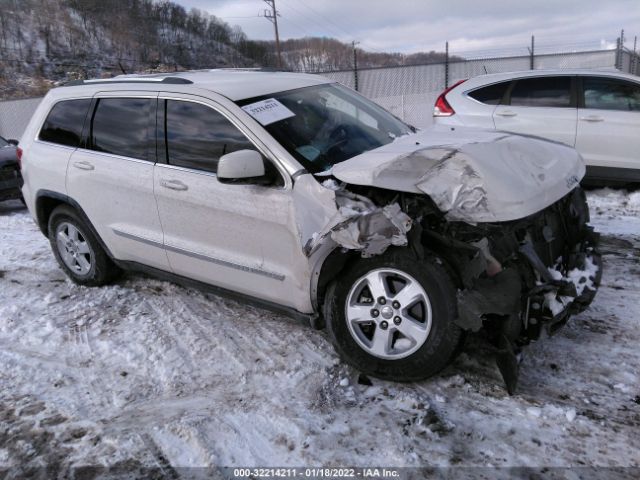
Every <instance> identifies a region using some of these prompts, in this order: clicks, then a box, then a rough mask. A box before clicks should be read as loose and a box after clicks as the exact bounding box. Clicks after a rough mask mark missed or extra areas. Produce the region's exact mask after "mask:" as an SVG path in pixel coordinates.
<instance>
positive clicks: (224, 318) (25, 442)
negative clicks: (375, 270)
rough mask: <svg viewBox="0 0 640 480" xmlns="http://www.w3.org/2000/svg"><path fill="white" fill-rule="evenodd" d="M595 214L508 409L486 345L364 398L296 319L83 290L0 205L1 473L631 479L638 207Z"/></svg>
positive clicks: (179, 293) (188, 299)
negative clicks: (144, 470)
mask: <svg viewBox="0 0 640 480" xmlns="http://www.w3.org/2000/svg"><path fill="white" fill-rule="evenodd" d="M589 201H590V204H591V207H592V211H593V223H594V224H595V225H596V226H597V228H598V229H600V230H601V231H602V232H604V234H605V235H604V238H603V244H602V250H603V252H604V254H605V256H604V259H605V269H606V270H605V273H604V279H603V286H602V288H601V290H600V292H599V294H598V296H597V297H596V300H595V302H594V304H593V305H592V307H591V308H590V309H589V310H587V311H586V312H584V313H583V314H581V315H579V316H577V317H575V318H573V319H572V320H571V321H570V322H569V324H568V325H567V327H566V328H565V329H564V330H562V331H561V332H560V333H559V334H558V335H557V336H555V337H553V338H549V339H546V340H544V341H542V342H539V343H536V344H534V345H532V346H531V347H530V348H528V349H527V350H526V352H525V359H524V363H523V364H522V371H521V377H520V384H519V388H518V392H517V394H516V395H514V396H512V397H510V396H508V395H507V393H506V391H505V389H504V387H503V385H502V381H501V378H500V375H499V373H498V371H497V369H496V367H495V366H494V363H493V360H492V359H491V355H490V350H489V348H488V347H487V346H486V345H485V343H484V342H483V341H482V340H481V339H479V338H471V339H470V341H469V342H468V344H467V347H466V349H465V351H464V353H462V354H461V355H460V357H459V358H458V359H457V360H456V361H455V363H454V364H453V365H452V366H450V367H449V368H447V369H446V370H445V371H444V372H442V373H441V374H440V375H438V376H437V377H435V378H433V379H431V380H428V381H424V382H420V383H415V384H395V383H391V382H382V381H379V380H376V379H371V380H370V382H368V381H367V379H364V378H361V379H360V381H359V376H358V373H357V372H355V371H353V370H352V369H350V368H349V367H347V366H345V365H344V364H342V363H341V362H340V361H339V360H338V358H337V357H336V355H335V353H334V352H333V350H332V348H331V346H330V344H329V342H328V340H327V338H326V337H325V334H324V333H323V332H318V331H314V330H312V329H310V328H309V327H308V326H305V325H302V324H300V323H298V322H296V321H294V320H291V319H289V318H285V317H281V316H278V315H275V314H272V313H268V312H265V311H261V310H258V309H254V308H250V307H247V306H245V305H242V304H239V303H236V302H233V301H229V300H225V299H222V298H218V297H215V296H213V295H208V294H203V293H200V292H198V291H194V290H190V289H185V288H182V287H179V286H176V285H173V284H170V283H167V282H160V281H156V280H151V279H149V278H145V277H142V276H137V275H130V276H127V277H125V278H124V279H122V280H120V281H119V282H118V283H117V284H116V285H113V286H110V287H106V288H97V289H92V288H84V287H78V286H76V285H74V284H73V283H71V282H70V281H68V280H67V279H66V278H65V276H64V274H63V273H62V271H61V270H60V269H59V268H58V267H57V265H56V263H55V261H54V259H53V256H52V254H51V253H50V249H49V245H48V243H47V241H46V239H45V238H44V237H43V236H42V235H41V234H40V232H39V231H38V230H37V228H36V226H35V224H34V223H33V221H32V220H31V218H30V217H29V215H28V213H27V212H26V211H25V210H24V209H23V208H22V206H21V205H20V204H19V203H17V202H5V203H0V365H1V367H2V368H0V472H1V470H2V469H3V468H9V467H11V469H12V470H11V472H12V474H15V475H16V476H21V475H23V474H26V473H28V472H29V471H30V470H33V471H37V470H38V468H39V467H41V466H42V465H50V466H57V467H59V468H62V469H64V468H67V467H68V466H76V467H80V466H86V467H87V469H86V470H85V471H84V472H85V474H87V475H88V477H87V478H91V474H92V473H95V472H96V471H97V470H95V468H94V467H91V468H89V467H90V466H111V467H114V466H115V467H117V468H120V469H122V471H124V470H134V471H135V470H136V469H139V468H141V467H143V466H151V467H157V468H160V469H162V471H163V472H165V473H168V474H170V475H172V476H179V475H180V471H181V470H180V468H181V467H188V466H214V465H224V466H309V465H314V466H320V465H325V466H371V465H375V466H397V467H401V466H501V467H502V466H512V467H513V466H535V467H540V466H571V467H581V466H600V467H604V466H617V467H632V466H635V467H638V466H640V371H639V368H640V367H639V366H640V328H638V326H639V324H640V192H636V193H627V192H625V191H612V190H598V191H594V192H590V193H589ZM367 383H371V385H367ZM53 472H55V470H53ZM625 472H627V473H625ZM636 472H637V471H636ZM622 474H623V475H629V478H632V477H631V475H632V473H631V472H630V471H628V470H623V471H622ZM0 476H1V474H0ZM488 478H489V477H488ZM563 478H564V477H563Z"/></svg>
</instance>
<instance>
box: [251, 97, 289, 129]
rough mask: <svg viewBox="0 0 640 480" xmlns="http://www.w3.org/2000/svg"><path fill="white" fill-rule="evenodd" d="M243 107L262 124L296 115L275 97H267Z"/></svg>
mask: <svg viewBox="0 0 640 480" xmlns="http://www.w3.org/2000/svg"><path fill="white" fill-rule="evenodd" d="M242 109H243V110H244V111H245V112H247V113H248V114H249V115H251V116H252V117H253V118H255V119H256V120H257V121H258V122H260V123H261V124H262V125H269V124H271V123H275V122H279V121H280V120H284V119H285V118H289V117H294V116H295V113H293V112H292V111H291V110H289V109H288V108H287V107H285V106H284V105H283V104H281V103H280V102H279V101H278V100H276V99H275V98H267V99H266V100H261V101H259V102H256V103H250V104H249V105H245V106H244V107H242Z"/></svg>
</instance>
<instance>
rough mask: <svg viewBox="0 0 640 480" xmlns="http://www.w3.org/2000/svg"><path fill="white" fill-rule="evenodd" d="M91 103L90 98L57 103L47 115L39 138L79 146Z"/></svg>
mask: <svg viewBox="0 0 640 480" xmlns="http://www.w3.org/2000/svg"><path fill="white" fill-rule="evenodd" d="M89 105H91V99H90V98H83V99H79V100H63V101H61V102H58V103H56V104H55V105H54V106H53V108H52V109H51V112H49V115H47V119H46V120H45V121H44V124H43V125H42V129H41V130H40V135H39V136H38V139H40V140H42V141H45V142H51V143H57V144H58V145H65V146H68V147H78V146H79V145H80V140H81V137H82V127H83V126H84V121H85V118H86V116H87V112H88V111H89Z"/></svg>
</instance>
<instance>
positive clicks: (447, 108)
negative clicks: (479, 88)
mask: <svg viewBox="0 0 640 480" xmlns="http://www.w3.org/2000/svg"><path fill="white" fill-rule="evenodd" d="M466 81H467V80H466V79H465V80H460V81H459V82H456V83H454V84H453V85H451V86H450V87H449V88H447V89H446V90H445V91H444V92H442V93H441V94H440V96H439V97H438V98H437V100H436V104H435V106H434V107H433V116H434V117H450V116H451V115H453V114H454V113H456V111H455V110H454V109H453V108H451V105H449V102H447V99H446V98H445V97H446V96H447V93H449V92H450V91H451V90H453V89H454V88H456V87H457V86H458V85H460V84H461V83H463V82H466Z"/></svg>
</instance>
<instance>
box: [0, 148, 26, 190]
mask: <svg viewBox="0 0 640 480" xmlns="http://www.w3.org/2000/svg"><path fill="white" fill-rule="evenodd" d="M17 145H18V141H17V140H5V139H4V138H2V137H0V201H3V200H10V199H12V198H22V192H21V191H20V187H21V186H22V176H21V175H20V166H19V164H18V154H17V149H16V146H17Z"/></svg>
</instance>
